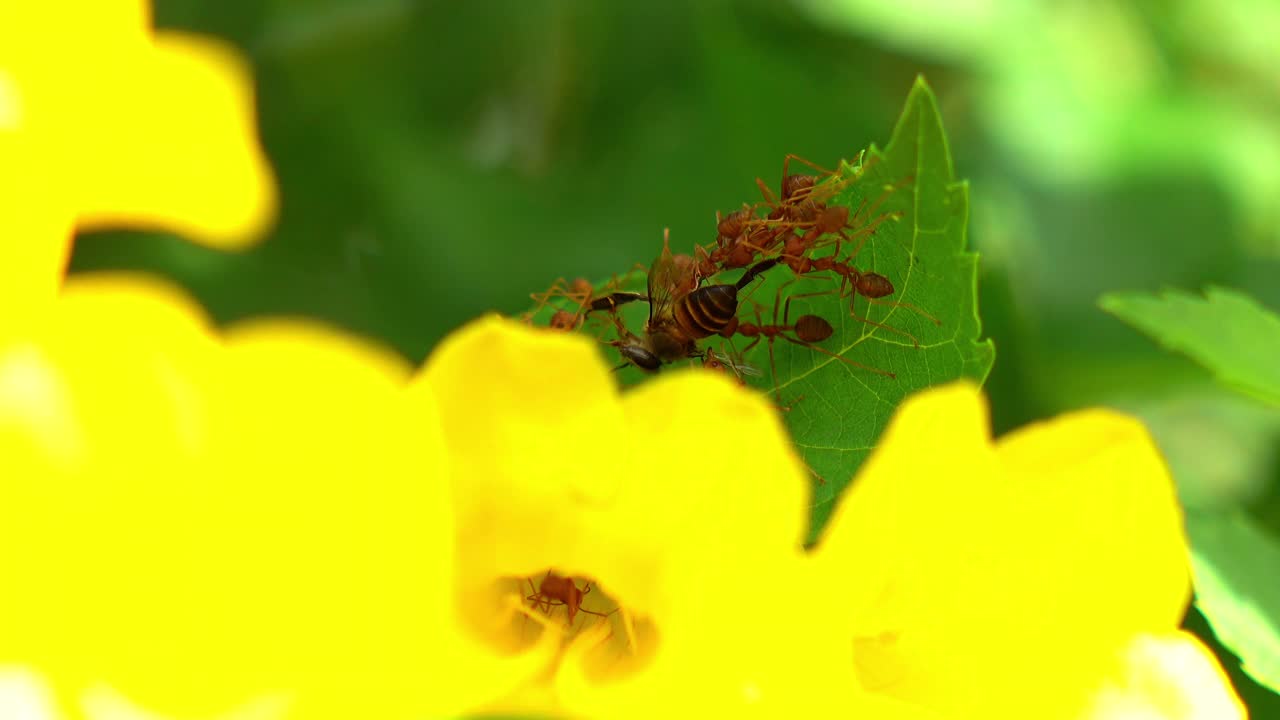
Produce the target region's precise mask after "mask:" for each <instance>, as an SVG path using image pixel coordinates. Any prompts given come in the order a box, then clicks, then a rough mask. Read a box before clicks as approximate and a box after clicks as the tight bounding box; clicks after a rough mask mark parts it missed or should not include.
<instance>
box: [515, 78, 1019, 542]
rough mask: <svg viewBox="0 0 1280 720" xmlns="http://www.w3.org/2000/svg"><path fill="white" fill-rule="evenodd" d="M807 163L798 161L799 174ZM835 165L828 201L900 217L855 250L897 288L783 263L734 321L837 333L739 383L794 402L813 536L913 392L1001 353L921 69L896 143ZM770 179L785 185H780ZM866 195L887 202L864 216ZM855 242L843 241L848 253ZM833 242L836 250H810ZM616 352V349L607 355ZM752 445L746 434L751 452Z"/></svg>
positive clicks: (756, 362)
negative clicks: (981, 297) (846, 287)
mask: <svg viewBox="0 0 1280 720" xmlns="http://www.w3.org/2000/svg"><path fill="white" fill-rule="evenodd" d="M806 171H807V170H806V169H805V168H804V166H803V165H801V164H798V163H795V162H794V161H793V163H792V165H791V169H790V172H792V173H798V172H806ZM838 173H839V176H838V177H836V178H832V179H830V180H828V181H827V182H833V183H836V185H833V187H838V188H840V190H839V192H838V193H836V194H835V195H833V196H832V197H831V199H830V200H829V201H828V204H829V205H844V206H846V207H849V208H850V210H851V213H850V214H851V217H857V216H858V215H859V214H858V210H859V209H860V208H863V212H862V213H861V216H862V217H864V218H869V217H875V216H879V215H882V214H893V215H894V217H895V218H896V219H893V220H888V221H885V222H883V223H882V224H880V225H879V226H878V227H877V229H876V231H875V233H874V234H872V235H871V236H869V238H868V239H867V241H866V243H865V245H864V246H863V247H862V248H861V249H860V250H859V251H858V252H857V255H856V258H855V264H856V266H857V267H858V268H859V270H861V271H864V272H865V271H871V272H875V273H879V274H881V275H884V276H885V277H887V278H888V279H889V280H890V281H891V282H892V283H893V285H894V287H895V290H896V292H894V293H893V294H892V295H890V296H888V297H886V298H884V299H883V300H882V301H881V302H880V304H875V305H869V303H868V301H867V300H866V299H865V298H858V299H857V301H856V305H854V307H853V308H852V310H851V307H850V302H849V299H848V298H847V297H845V296H842V295H841V294H840V293H839V292H838V290H839V288H840V285H839V278H837V277H836V276H834V274H833V273H831V272H822V273H814V274H809V275H806V276H804V277H802V278H796V277H795V276H794V275H793V274H792V272H791V270H790V269H789V268H787V267H785V266H782V265H779V266H778V267H775V268H773V269H771V270H769V271H768V272H767V273H766V274H765V275H764V276H763V277H764V281H763V282H759V281H758V282H757V283H755V284H754V285H752V286H750V287H749V288H747V289H746V290H744V291H743V292H742V293H741V294H740V296H739V301H740V305H739V310H738V317H739V318H740V319H741V320H742V321H743V322H752V323H766V324H773V323H774V313H775V312H776V313H777V323H778V324H781V323H783V321H784V320H789V321H790V322H791V323H794V322H795V320H796V319H797V318H798V317H800V316H802V315H804V314H815V315H818V316H820V317H822V318H824V319H826V320H827V321H828V322H829V323H830V324H831V325H832V326H833V328H834V331H835V332H834V335H833V336H832V337H830V338H829V339H827V340H825V341H822V342H821V343H819V344H818V346H817V347H818V348H820V349H814V348H813V347H806V346H798V345H795V344H792V343H789V342H786V341H784V340H777V341H775V342H774V343H773V345H772V350H773V353H772V357H770V344H769V343H768V342H766V341H761V342H759V343H757V344H756V345H755V346H754V347H752V348H751V349H750V351H748V352H745V354H744V355H743V356H742V360H744V361H745V363H746V364H747V365H748V366H750V367H751V368H753V369H757V370H759V371H760V373H759V375H758V376H756V375H745V374H744V375H743V379H744V380H746V381H747V382H749V384H751V385H753V386H755V387H758V388H759V389H761V390H762V391H765V392H767V393H769V394H770V395H774V394H775V393H777V394H779V395H781V402H780V403H779V404H780V405H781V406H783V408H789V409H787V410H786V411H785V412H784V420H785V422H786V424H787V427H788V428H789V429H790V431H791V435H792V439H793V440H794V442H795V444H796V447H797V449H798V450H799V452H800V455H801V457H802V458H803V459H804V461H805V463H806V464H808V466H809V468H810V469H811V470H812V471H813V474H814V492H813V501H812V510H811V524H810V540H813V539H816V537H817V536H818V533H819V531H820V530H821V528H822V526H823V525H824V524H825V523H826V521H827V519H828V517H829V516H830V514H831V512H832V510H833V509H834V506H835V501H836V499H837V498H838V497H839V495H840V493H841V491H843V490H844V488H845V487H846V486H848V484H849V483H850V482H851V481H852V479H853V477H854V474H855V473H856V472H857V470H858V467H859V466H860V465H861V464H862V462H863V460H865V459H866V457H867V456H868V455H869V454H870V452H871V451H872V450H873V449H874V448H875V445H876V441H877V439H878V438H879V437H880V434H881V433H882V432H883V431H884V428H885V426H886V425H887V424H888V422H889V419H890V418H891V417H892V415H893V412H894V410H895V409H896V408H897V406H898V404H899V403H900V402H902V400H903V398H905V397H906V396H907V395H909V394H911V393H913V392H916V391H918V390H920V389H923V388H926V387H929V386H932V385H938V384H941V383H946V382H949V381H952V380H956V379H958V378H962V377H967V378H970V379H972V380H975V381H978V382H981V381H982V380H983V379H985V377H986V375H987V372H988V371H989V370H990V369H991V363H992V360H993V358H994V348H993V347H992V344H991V342H990V340H986V341H982V342H979V341H978V336H979V334H980V332H981V327H980V324H979V320H978V314H977V306H976V297H975V289H976V288H975V286H976V272H977V257H976V256H975V255H974V254H972V253H968V252H965V230H966V225H967V223H968V215H969V198H968V187H967V185H966V184H965V183H963V182H958V181H957V180H956V179H955V175H954V173H953V171H952V165H951V155H950V151H949V150H948V148H947V140H946V136H945V134H944V133H943V129H942V123H941V120H940V118H939V116H938V109H937V104H936V102H935V100H934V97H933V93H932V92H931V91H930V90H929V87H928V86H927V85H926V84H925V82H924V80H923V79H919V80H917V81H916V84H915V87H913V88H912V91H911V94H910V95H909V96H908V98H907V102H906V107H905V109H904V110H903V113H902V116H901V117H900V118H899V120H898V124H897V127H896V128H895V129H894V132H893V136H892V139H891V140H890V141H889V145H888V147H887V148H885V150H883V151H881V150H879V149H877V148H876V147H875V146H872V147H871V148H869V149H868V150H867V152H866V153H865V154H864V155H863V156H862V159H861V162H860V163H858V164H856V165H849V164H842V165H841V167H840V168H839V170H838ZM771 184H772V185H773V187H774V190H773V192H774V193H775V194H776V193H777V192H778V190H777V187H778V186H777V184H774V183H771ZM864 201H865V202H866V203H873V202H879V203H880V204H879V205H878V207H877V208H876V209H875V210H874V211H873V212H867V211H866V210H865V206H864ZM714 235H715V229H714V226H710V227H708V236H709V237H708V241H709V240H710V239H712V238H714ZM704 244H705V241H704ZM655 249H657V248H655ZM853 249H854V248H853V247H850V246H848V245H845V246H844V247H843V248H841V249H840V256H841V258H847V257H848V256H849V254H850V253H851V252H852V251H853ZM675 251H676V252H679V251H680V250H679V249H678V248H677V249H676V250H675ZM835 251H836V250H835V247H834V246H832V247H830V248H829V249H823V250H822V251H818V252H815V253H814V255H813V256H814V257H820V256H822V255H824V254H826V255H830V254H832V253H833V252H835ZM655 254H656V253H655ZM736 276H737V273H735V274H733V275H731V274H729V273H724V277H721V276H720V275H717V276H715V277H714V278H711V279H710V280H708V283H713V282H716V283H722V282H732V281H733V280H734V279H736ZM624 280H625V281H624V282H621V283H615V284H614V285H613V288H614V289H626V290H636V291H641V290H643V289H644V278H643V276H642V274H641V273H638V272H637V273H633V274H632V275H631V276H628V277H627V278H624ZM815 293H816V294H815ZM900 303H901V304H900ZM907 304H909V305H910V306H914V307H915V308H918V309H919V310H915V309H912V308H910V307H908V306H907ZM552 305H553V306H555V307H569V308H572V307H573V306H572V304H566V303H552ZM779 305H781V306H782V307H779ZM784 311H785V312H786V313H787V315H786V317H784ZM647 312H648V310H647V307H646V306H645V305H644V304H642V303H634V306H628V307H627V308H625V312H624V313H622V317H623V320H624V322H625V323H626V325H627V327H628V328H630V329H631V331H632V332H636V333H639V331H640V330H641V329H642V328H643V326H644V321H645V318H646V313H647ZM854 313H856V316H855V315H854ZM549 315H550V310H549V309H546V310H544V311H543V312H542V313H540V314H539V315H537V316H535V322H538V323H539V324H545V323H546V320H547V318H548V317H549ZM859 318H864V319H865V320H869V321H870V322H866V321H865V320H863V319H859ZM933 318H936V319H937V321H938V322H937V324H935V322H934V320H933ZM606 337H611V336H610V335H606ZM750 343H751V340H749V339H746V338H744V337H741V336H735V337H734V338H733V339H732V341H725V340H722V339H721V338H718V337H713V338H710V339H709V340H707V341H704V342H703V343H702V344H701V345H702V347H704V348H706V347H709V348H712V349H716V350H719V351H721V352H727V353H734V352H735V351H745V350H746V348H747V346H748V345H749V344H750ZM823 350H826V351H828V352H831V353H835V354H837V355H839V358H836V357H832V356H831V355H828V354H825V353H824V352H822V351H823ZM610 357H611V358H616V357H617V354H616V353H613V352H611V353H610ZM840 358H843V359H840ZM846 361H847V362H846ZM850 363H857V364H858V365H860V366H861V367H859V366H856V365H852V364H850ZM877 371H882V372H886V373H892V374H893V375H894V377H887V376H885V375H884V374H879V373H878V372H877ZM620 374H621V376H622V378H623V381H624V382H637V381H639V380H640V379H642V378H643V375H642V374H641V373H639V371H636V370H634V369H628V370H624V371H623V372H622V373H620ZM775 378H776V384H775ZM749 443H750V439H744V450H748V449H749Z"/></svg>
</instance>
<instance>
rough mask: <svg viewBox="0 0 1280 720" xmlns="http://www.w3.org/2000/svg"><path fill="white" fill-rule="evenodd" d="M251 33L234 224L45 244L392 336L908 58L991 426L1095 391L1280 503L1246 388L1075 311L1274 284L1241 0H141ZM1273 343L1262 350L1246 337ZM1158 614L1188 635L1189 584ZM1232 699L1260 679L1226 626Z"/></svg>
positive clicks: (511, 281)
mask: <svg viewBox="0 0 1280 720" xmlns="http://www.w3.org/2000/svg"><path fill="white" fill-rule="evenodd" d="M155 16H156V23H157V25H158V26H160V27H165V28H181V29H190V30H195V31H199V32H201V33H209V34H214V35H217V36H220V37H222V38H225V39H226V40H229V41H230V42H232V43H234V44H235V45H236V46H238V47H239V48H241V49H242V50H243V51H244V52H245V53H247V54H248V56H249V58H250V59H251V61H252V63H253V66H254V70H255V74H256V79H257V83H258V93H259V111H260V125H261V131H262V137H263V140H264V143H265V145H266V148H267V151H268V153H269V155H270V157H271V159H272V161H273V163H274V165H275V168H276V170H277V172H278V174H279V179H280V184H281V186H282V188H283V198H284V199H283V212H282V216H281V219H280V222H279V225H278V227H277V228H276V229H275V231H274V233H273V234H272V237H271V238H270V239H269V241H268V242H266V243H265V244H263V245H262V246H260V247H258V248H257V249H255V250H253V251H251V252H247V253H244V254H240V255H225V254H221V253H216V252H213V251H209V250H204V249H201V248H197V247H193V246H191V245H189V244H186V243H183V242H180V241H178V240H177V239H175V238H172V237H165V236H157V235H143V234H132V233H130V234H125V233H101V234H99V235H110V236H111V237H110V239H102V238H91V239H87V241H85V242H80V243H78V244H77V245H76V250H75V256H74V258H73V269H74V270H89V269H99V268H146V269H151V270H155V271H157V272H160V273H163V274H165V275H167V276H170V277H172V278H175V279H176V280H178V281H179V282H181V283H182V284H184V285H185V286H187V287H189V288H190V289H191V290H192V291H193V292H194V293H195V294H196V295H197V296H198V297H199V298H200V299H201V300H202V301H203V302H204V303H205V305H206V306H207V307H208V308H209V309H210V311H211V312H212V313H213V314H214V316H215V317H216V318H218V320H219V321H223V322H227V321H232V320H235V319H239V318H243V317H248V316H253V315H259V314H264V313H271V314H281V313H285V314H297V315H306V316H312V317H319V318H323V319H326V320H328V321H330V322H332V323H335V324H337V325H339V326H342V327H346V328H349V329H352V330H355V331H358V332H360V333H363V334H366V335H371V336H374V337H378V338H381V339H382V340H384V341H385V342H387V343H389V344H390V345H392V346H393V347H395V348H397V349H399V350H400V351H401V352H403V353H404V354H405V355H406V356H408V357H410V358H412V359H415V360H418V359H421V358H423V357H424V356H425V355H426V354H427V352H428V351H429V350H430V348H431V347H432V345H433V344H434V343H435V342H436V341H438V340H439V339H440V338H441V337H442V336H443V335H444V334H445V333H447V332H448V331H449V330H450V329H452V328H455V327H457V326H459V325H460V324H462V323H463V322H465V321H466V320H468V319H469V318H473V317H475V316H477V315H479V314H480V313H483V312H485V311H489V310H498V311H501V312H505V313H516V312H519V311H521V310H523V309H524V308H526V307H527V305H528V304H529V294H530V293H532V292H537V291H540V290H543V289H545V288H546V287H547V286H548V285H550V284H551V282H552V281H553V280H555V279H556V278H557V277H560V276H564V277H568V278H573V277H575V276H585V277H588V278H592V279H597V280H598V279H603V278H606V277H608V276H609V275H611V274H613V273H620V272H623V271H625V270H627V269H629V268H631V267H632V266H633V265H634V264H635V263H637V262H640V263H646V264H647V263H648V262H649V261H650V260H651V259H652V258H653V257H654V255H655V254H656V252H657V250H658V249H659V247H660V238H661V234H662V229H663V228H664V227H670V228H671V233H672V239H673V243H674V244H675V246H676V248H677V250H680V249H684V250H686V251H687V250H688V249H690V248H691V247H692V245H693V244H694V243H706V242H709V241H711V240H713V239H714V235H715V231H714V213H715V211H716V210H717V209H721V210H728V209H732V208H735V207H737V206H739V205H740V204H741V203H742V202H743V201H744V200H752V199H755V198H756V197H758V195H757V191H756V188H755V185H754V179H755V178H756V177H757V176H759V177H762V178H764V179H766V180H767V181H768V182H770V184H772V185H775V186H776V183H777V179H778V176H779V174H780V170H781V159H782V157H783V155H784V154H785V153H788V152H793V153H798V154H800V155H803V156H805V157H808V158H811V159H813V160H814V161H816V162H818V163H820V164H823V165H827V166H832V167H833V166H834V165H835V163H836V162H837V159H838V158H841V157H846V158H847V157H851V156H852V155H853V154H854V153H856V152H857V151H858V150H859V149H861V148H862V147H864V146H866V145H867V144H869V143H872V142H876V143H879V144H881V145H883V143H884V142H885V141H887V139H888V136H889V132H890V130H891V129H892V127H893V123H894V121H895V119H896V117H897V114H898V112H899V110H900V109H901V107H902V102H903V99H904V98H905V97H906V94H907V91H908V90H909V89H910V87H911V82H912V80H913V79H914V77H915V76H916V74H917V73H924V74H925V75H926V77H927V78H928V80H929V82H930V84H931V85H932V86H933V88H934V90H935V91H936V93H937V96H938V99H939V102H940V104H941V110H942V113H943V116H944V122H945V123H946V126H947V130H948V133H949V135H950V138H951V142H952V151H953V153H954V155H955V160H956V170H957V173H958V174H959V175H960V176H961V177H967V178H968V179H969V180H970V182H971V186H972V188H971V191H972V192H971V199H972V222H971V226H970V241H971V245H972V247H973V248H974V249H976V250H978V251H979V252H980V253H981V255H982V262H981V266H980V271H981V276H980V278H979V285H980V291H981V305H980V307H981V312H982V318H983V321H984V323H985V328H986V331H987V333H988V334H989V336H990V337H992V338H994V339H995V342H996V345H997V348H998V357H997V360H996V365H995V368H994V370H993V372H992V374H991V378H990V381H989V391H990V394H991V400H992V407H993V414H994V417H995V423H996V430H997V432H1000V431H1004V430H1007V429H1010V428H1012V427H1016V426H1018V425H1021V424H1023V423H1026V422H1028V421H1031V420H1034V419H1036V418H1043V417H1046V416H1049V415H1051V414H1053V413H1056V412H1060V411H1062V410H1065V409H1070V408H1077V407H1083V406H1088V405H1097V404H1105V405H1111V406H1115V407H1120V408H1123V409H1126V410H1130V411H1134V412H1137V413H1139V414H1140V415H1142V416H1143V417H1144V418H1145V419H1146V420H1147V421H1148V422H1149V423H1150V424H1151V426H1152V428H1153V431H1154V432H1155V433H1156V435H1157V438H1158V440H1159V442H1160V443H1161V445H1162V447H1163V448H1164V450H1165V452H1166V453H1167V455H1168V457H1169V460H1170V464H1171V466H1172V467H1173V468H1174V470H1175V474H1176V475H1177V477H1178V481H1179V484H1180V491H1181V493H1182V495H1183V499H1184V501H1185V502H1186V503H1187V504H1188V505H1189V506H1190V507H1191V508H1192V509H1193V510H1195V509H1208V510H1213V511H1217V510H1223V509H1242V510H1243V511H1244V512H1246V513H1248V514H1249V515H1250V516H1251V517H1252V518H1253V519H1255V520H1256V521H1257V522H1258V523H1259V525H1260V526H1261V527H1262V528H1263V529H1264V530H1265V531H1266V532H1269V533H1271V537H1272V538H1277V537H1280V490H1278V489H1277V488H1280V482H1276V480H1277V477H1278V475H1280V470H1278V469H1277V462H1276V460H1277V458H1276V451H1277V447H1278V445H1277V442H1276V440H1277V431H1278V430H1280V417H1278V416H1277V413H1276V411H1275V410H1274V409H1271V408H1267V407H1265V406H1262V405H1259V404H1257V403H1254V402H1252V401H1250V400H1246V399H1242V398H1239V397H1237V396H1235V395H1234V394H1232V393H1230V392H1228V391H1225V390H1223V389H1221V388H1220V387H1218V386H1217V385H1215V384H1214V383H1213V382H1212V380H1211V378H1210V377H1209V374H1208V373H1207V372H1205V371H1204V370H1202V369H1200V368H1199V367H1197V366H1195V365H1194V364H1192V363H1191V362H1190V361H1187V360H1185V359H1183V358H1181V357H1180V356H1176V355H1172V354H1169V353H1166V352H1164V351H1162V350H1161V349H1160V348H1159V347H1158V346H1157V345H1156V344H1155V343H1153V342H1151V341H1150V340H1148V339H1147V338H1145V337H1143V336H1141V335H1139V334H1138V333H1137V332H1135V331H1133V330H1131V329H1130V328H1129V327H1127V326H1125V325H1123V324H1122V323H1120V322H1119V321H1117V320H1116V319H1114V318H1113V317H1111V316H1109V315H1107V314H1105V313H1102V312H1100V311H1099V310H1098V309H1097V306H1096V302H1097V298H1098V296H1099V295H1100V294H1102V293H1104V292H1108V291H1114V290H1148V291H1157V290H1159V289H1161V288H1162V287H1165V286H1176V287H1182V288H1187V289H1191V290H1199V289H1200V288H1202V287H1203V286H1205V285H1207V284H1221V285H1227V286H1231V287H1235V288H1238V289H1241V290H1243V291H1245V292H1248V293H1250V294H1252V295H1254V296H1255V297H1257V298H1258V299H1259V300H1260V301H1261V302H1262V303H1263V304H1265V305H1268V306H1270V307H1272V308H1280V41H1277V40H1276V38H1280V3H1277V2H1275V1H1274V0H1232V1H1231V2H1225V3H1224V2H1214V1H1213V0H1132V1H1130V2H1123V1H1121V0H1059V1H1056V2H1044V3H1036V2H1028V1H1026V0H956V1H954V2H948V1H947V0H910V1H906V2H897V3H882V2H874V1H873V0H826V1H824V0H808V1H805V0H793V1H791V2H783V1H780V0H773V1H770V0H739V1H732V0H705V1H703V2H698V3H675V2H649V3H623V2H618V3H600V2H585V1H583V2H571V1H567V0H566V1H563V2H556V1H555V0H507V1H504V2H474V3H457V2H425V1H424V2H412V1H411V0H264V1H262V2H233V3H209V2H200V1H198V0H156V2H155ZM1277 361H1278V362H1280V359H1277ZM1189 622H1190V623H1191V625H1192V626H1193V627H1195V628H1197V629H1198V631H1199V632H1201V633H1202V634H1205V635H1206V636H1211V634H1210V633H1208V632H1207V630H1206V629H1205V628H1204V626H1203V623H1202V621H1201V620H1200V619H1199V617H1198V616H1197V615H1195V614H1194V613H1193V617H1192V619H1191V620H1190V621H1189ZM1226 664H1227V665H1228V667H1230V668H1232V674H1233V678H1234V679H1235V680H1236V681H1237V683H1238V685H1239V686H1240V687H1241V688H1242V690H1243V691H1244V692H1245V694H1246V696H1247V697H1248V698H1249V701H1250V703H1251V705H1252V706H1253V709H1254V714H1255V717H1267V716H1268V715H1267V714H1268V713H1275V715H1273V716H1276V717H1280V703H1278V702H1277V698H1276V696H1274V695H1268V694H1267V693H1266V691H1263V690H1261V689H1259V688H1258V687H1257V686H1255V685H1253V684H1252V683H1251V682H1250V681H1249V680H1248V679H1247V678H1246V677H1244V676H1242V675H1241V674H1240V673H1239V672H1238V670H1236V668H1235V663H1234V661H1232V660H1230V659H1229V658H1228V659H1227V660H1226Z"/></svg>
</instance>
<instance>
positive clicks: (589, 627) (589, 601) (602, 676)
mask: <svg viewBox="0 0 1280 720" xmlns="http://www.w3.org/2000/svg"><path fill="white" fill-rule="evenodd" d="M493 591H494V597H493V602H492V603H491V604H490V605H489V607H491V608H493V609H494V612H495V614H496V616H497V617H498V618H499V621H498V623H497V624H496V628H494V630H493V631H492V632H486V633H484V634H485V636H486V637H488V638H490V639H491V641H492V642H494V644H495V645H497V646H499V647H501V648H502V649H503V650H505V651H508V652H518V651H521V650H525V649H528V648H531V647H533V645H534V644H536V643H537V642H538V641H539V640H540V639H542V637H543V633H547V632H552V633H558V634H559V635H560V638H561V641H560V645H561V648H562V652H561V653H560V659H561V660H563V659H564V658H565V657H566V655H572V656H574V657H576V658H578V659H579V660H580V661H581V662H582V663H583V667H584V672H585V674H586V676H587V677H588V678H589V679H591V680H595V681H599V682H607V681H609V680H611V679H616V678H620V677H623V676H625V675H628V674H630V673H632V672H635V671H636V670H638V669H640V668H641V667H643V666H644V665H645V664H646V663H647V662H648V661H649V659H650V658H652V657H653V654H654V652H655V650H656V648H657V645H658V632H657V626H656V625H655V624H654V622H653V621H652V620H651V619H649V618H643V617H637V616H636V615H635V614H633V613H630V612H628V611H627V609H626V608H625V607H623V606H621V605H620V604H619V603H618V602H617V601H616V600H615V599H614V598H612V597H611V596H610V595H609V594H608V592H606V591H605V590H604V589H603V588H602V587H601V586H600V584H599V583H598V582H596V581H595V580H594V579H593V578H588V577H582V576H572V577H571V576H568V575H563V574H561V573H559V572H557V571H556V570H555V569H549V570H546V571H543V572H542V573H541V574H538V575H533V576H529V577H503V578H499V579H498V580H497V581H496V582H495V583H494V585H493ZM517 598H518V599H519V611H518V612H512V611H511V608H512V605H513V603H514V601H515V600H516V599H517ZM490 627H494V623H493V622H492V620H490Z"/></svg>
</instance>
